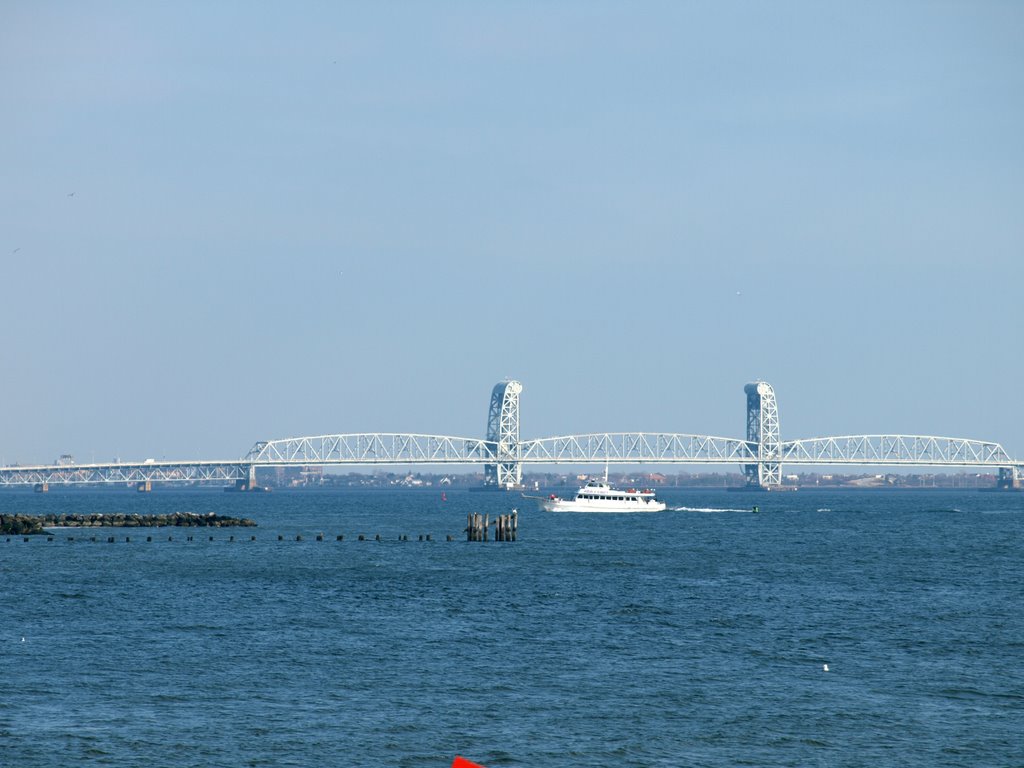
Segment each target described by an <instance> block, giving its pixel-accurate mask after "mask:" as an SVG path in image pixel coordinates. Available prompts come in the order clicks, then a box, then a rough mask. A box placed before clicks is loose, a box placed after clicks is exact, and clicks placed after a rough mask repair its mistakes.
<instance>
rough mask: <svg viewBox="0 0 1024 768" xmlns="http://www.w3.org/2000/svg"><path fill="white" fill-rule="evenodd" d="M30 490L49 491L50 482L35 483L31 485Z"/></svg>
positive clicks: (37, 491)
mask: <svg viewBox="0 0 1024 768" xmlns="http://www.w3.org/2000/svg"><path fill="white" fill-rule="evenodd" d="M32 490H33V491H35V492H36V493H49V492H50V484H49V483H36V484H35V486H33V488H32Z"/></svg>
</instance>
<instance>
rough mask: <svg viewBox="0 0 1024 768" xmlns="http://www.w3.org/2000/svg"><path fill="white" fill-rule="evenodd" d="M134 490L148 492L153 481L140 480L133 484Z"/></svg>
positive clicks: (151, 488) (151, 487)
mask: <svg viewBox="0 0 1024 768" xmlns="http://www.w3.org/2000/svg"><path fill="white" fill-rule="evenodd" d="M135 490H136V491H137V492H138V493H150V492H151V491H152V490H153V482H152V481H151V480H142V481H141V482H138V483H136V484H135Z"/></svg>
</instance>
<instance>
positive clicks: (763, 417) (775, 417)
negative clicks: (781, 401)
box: [743, 381, 782, 491]
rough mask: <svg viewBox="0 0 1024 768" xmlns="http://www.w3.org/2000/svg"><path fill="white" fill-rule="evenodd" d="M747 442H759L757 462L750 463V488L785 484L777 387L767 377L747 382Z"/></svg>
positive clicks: (774, 486) (764, 487)
mask: <svg viewBox="0 0 1024 768" xmlns="http://www.w3.org/2000/svg"><path fill="white" fill-rule="evenodd" d="M743 391H744V392H746V393H747V442H750V443H755V444H756V445H757V463H756V464H746V465H744V467H743V472H744V474H745V475H746V476H747V487H748V488H763V489H764V490H766V491H768V490H771V489H772V488H778V487H779V486H781V485H782V463H781V459H782V440H781V438H780V436H779V408H778V404H777V403H776V402H775V390H774V389H772V385H771V384H769V383H768V382H766V381H755V382H753V383H751V384H747V385H746V386H745V387H744V388H743Z"/></svg>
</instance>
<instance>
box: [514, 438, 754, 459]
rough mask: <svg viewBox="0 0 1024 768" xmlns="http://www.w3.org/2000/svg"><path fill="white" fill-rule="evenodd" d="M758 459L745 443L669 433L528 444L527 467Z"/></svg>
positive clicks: (523, 451)
mask: <svg viewBox="0 0 1024 768" xmlns="http://www.w3.org/2000/svg"><path fill="white" fill-rule="evenodd" d="M756 459H757V447H756V445H752V444H751V443H749V442H747V441H746V440H736V439H734V438H730V437H712V436H710V435H681V434H673V433H670V432H601V433H595V434H590V435H565V436H563V437H546V438H543V439H541V440H527V441H525V442H522V443H520V444H519V461H521V462H523V463H524V464H594V463H597V464H605V463H609V464H651V463H656V464H729V463H743V462H747V461H751V460H756Z"/></svg>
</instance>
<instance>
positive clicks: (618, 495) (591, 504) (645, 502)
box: [540, 480, 665, 512]
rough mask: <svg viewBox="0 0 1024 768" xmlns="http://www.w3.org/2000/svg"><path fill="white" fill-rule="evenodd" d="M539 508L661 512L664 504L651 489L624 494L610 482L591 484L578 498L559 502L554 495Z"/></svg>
mask: <svg viewBox="0 0 1024 768" xmlns="http://www.w3.org/2000/svg"><path fill="white" fill-rule="evenodd" d="M540 506H541V509H543V510H544V511H546V512H662V511H664V509H665V502H663V501H658V500H657V499H656V498H654V491H652V490H650V489H645V490H642V491H638V490H636V489H635V488H630V489H628V490H625V491H621V490H619V489H618V488H613V487H612V486H611V485H609V484H608V481H607V480H605V481H601V480H591V481H590V482H588V483H587V484H586V485H584V486H583V487H582V488H580V489H579V490H578V491H576V498H574V499H560V498H559V497H558V496H556V495H555V494H553V493H552V494H551V495H550V496H548V498H546V499H544V500H542V501H541V504H540Z"/></svg>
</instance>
